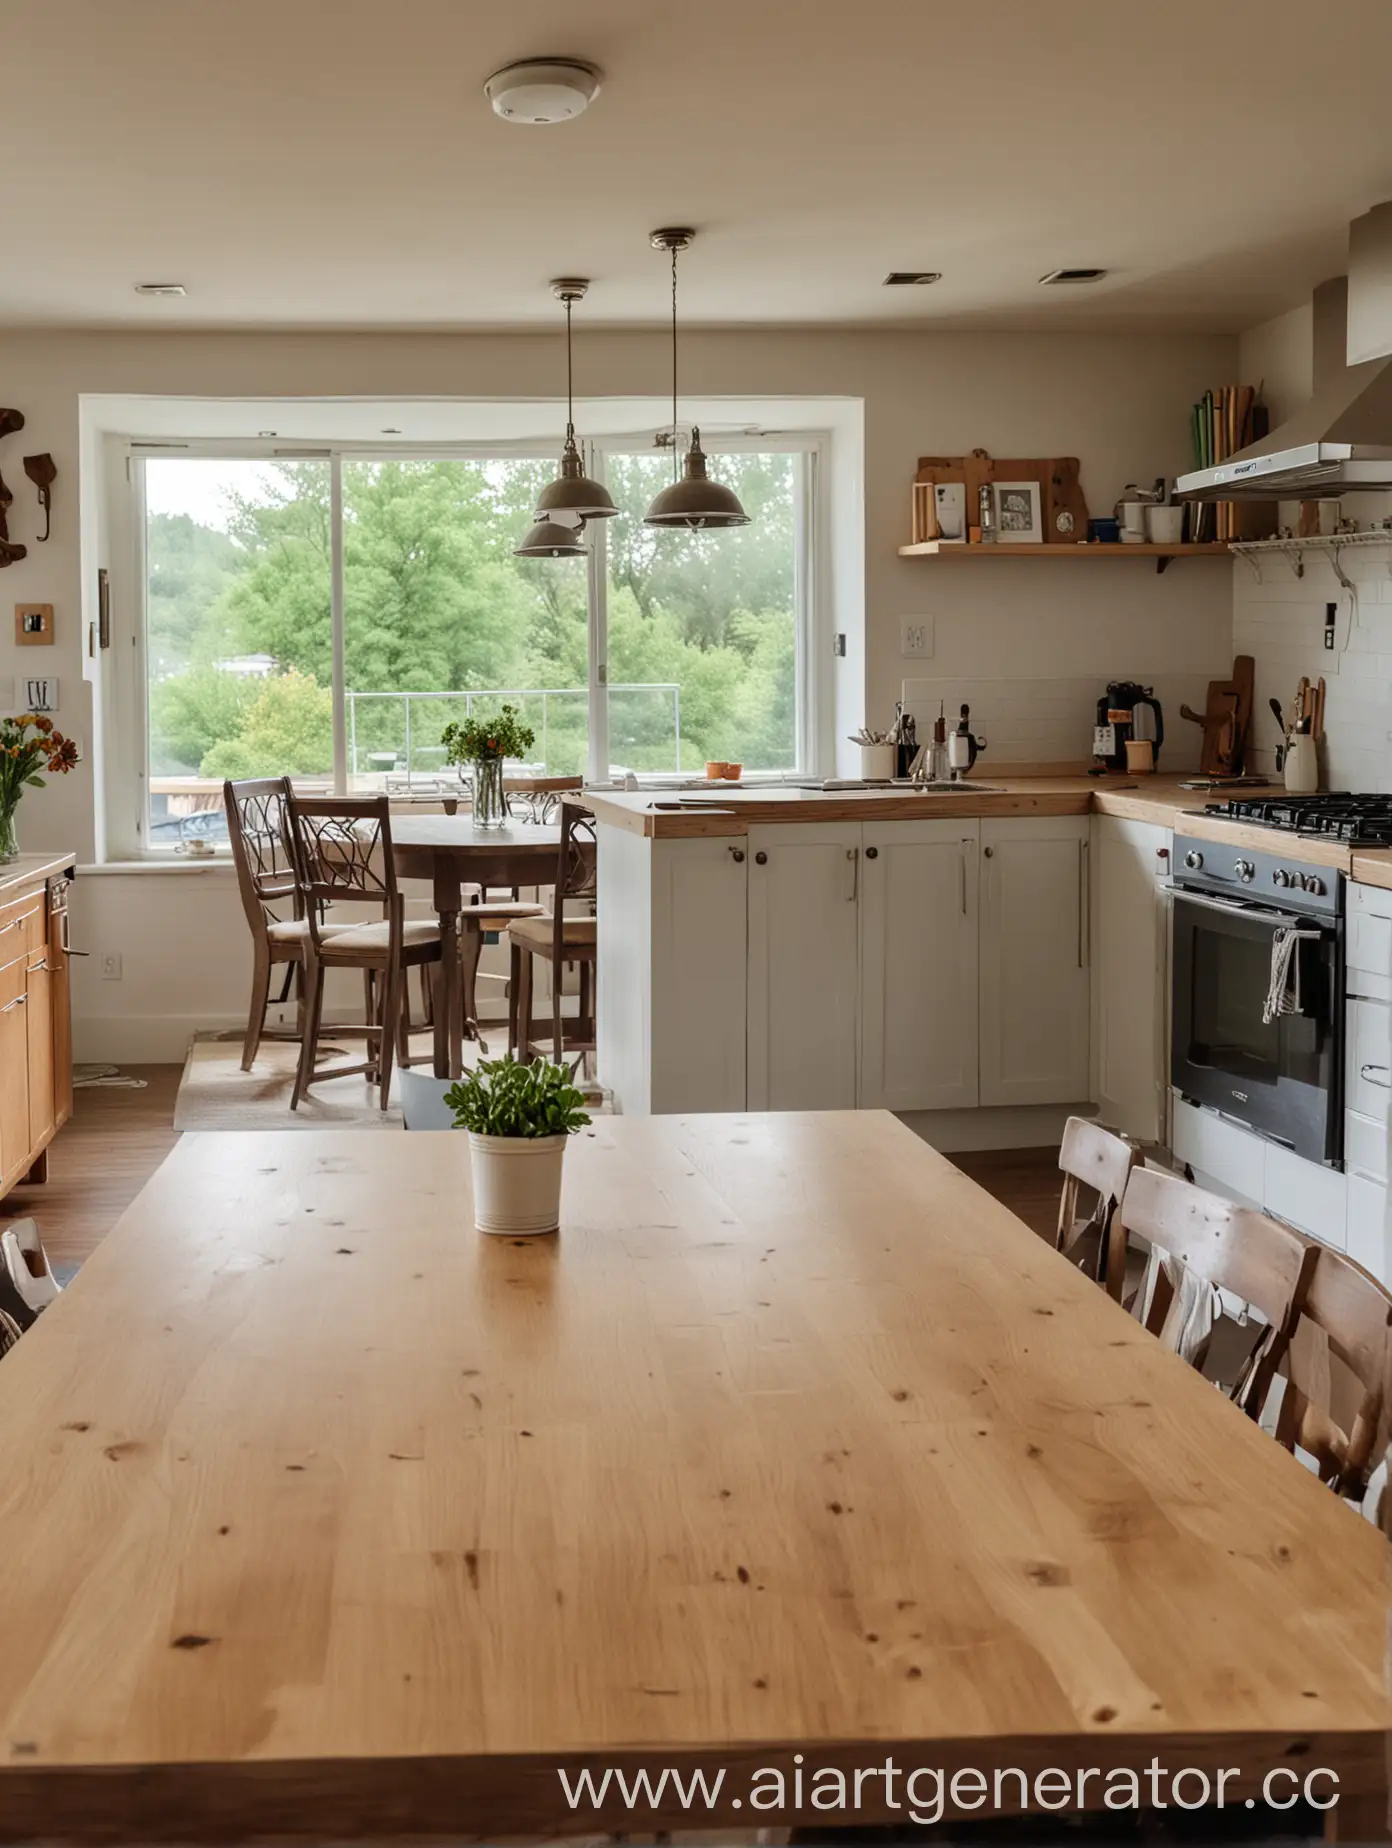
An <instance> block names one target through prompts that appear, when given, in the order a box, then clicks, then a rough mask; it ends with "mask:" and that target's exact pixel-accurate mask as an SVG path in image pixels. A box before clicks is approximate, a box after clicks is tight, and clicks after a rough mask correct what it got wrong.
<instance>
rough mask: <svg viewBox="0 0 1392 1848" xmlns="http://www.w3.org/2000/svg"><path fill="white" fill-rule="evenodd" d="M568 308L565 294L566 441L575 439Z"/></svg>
mask: <svg viewBox="0 0 1392 1848" xmlns="http://www.w3.org/2000/svg"><path fill="white" fill-rule="evenodd" d="M570 310H571V300H570V297H569V295H567V296H566V304H565V311H566V441H567V442H568V443H573V442H574V441H575V385H574V377H575V374H574V370H573V363H572V360H571V353H570Z"/></svg>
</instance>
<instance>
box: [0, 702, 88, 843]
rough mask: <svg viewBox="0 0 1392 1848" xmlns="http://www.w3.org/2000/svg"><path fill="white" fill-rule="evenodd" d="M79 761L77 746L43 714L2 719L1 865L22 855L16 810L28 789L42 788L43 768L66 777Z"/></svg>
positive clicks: (0, 734)
mask: <svg viewBox="0 0 1392 1848" xmlns="http://www.w3.org/2000/svg"><path fill="white" fill-rule="evenodd" d="M76 762H77V745H76V744H75V743H74V741H73V740H72V739H71V738H65V737H64V736H63V734H62V732H60V731H56V730H55V729H54V725H53V720H52V719H49V718H45V717H44V715H43V714H42V713H34V712H22V713H20V715H19V717H18V718H17V719H0V864H3V863H4V862H5V861H6V860H16V859H18V858H19V836H18V834H17V832H16V828H15V812H16V810H17V809H18V808H19V799H20V797H21V796H22V795H23V794H24V792H25V790H26V789H42V788H43V786H44V779H43V778H42V777H41V776H40V775H39V772H40V770H47V771H48V773H49V775H50V776H66V775H67V773H68V771H69V770H71V769H72V767H73V765H74V764H75V763H76Z"/></svg>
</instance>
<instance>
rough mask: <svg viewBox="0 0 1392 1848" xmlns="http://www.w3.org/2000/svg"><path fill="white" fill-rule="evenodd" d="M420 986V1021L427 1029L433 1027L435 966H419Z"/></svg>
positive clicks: (424, 964) (430, 964) (428, 964)
mask: <svg viewBox="0 0 1392 1848" xmlns="http://www.w3.org/2000/svg"><path fill="white" fill-rule="evenodd" d="M420 985H421V1019H422V1020H423V1022H424V1023H425V1025H426V1026H427V1027H433V1026H434V1025H435V965H434V964H433V963H422V964H421V966H420Z"/></svg>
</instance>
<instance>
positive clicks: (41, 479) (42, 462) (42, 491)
mask: <svg viewBox="0 0 1392 1848" xmlns="http://www.w3.org/2000/svg"><path fill="white" fill-rule="evenodd" d="M24 472H25V474H26V475H27V476H28V477H29V479H30V480H31V481H32V482H33V484H34V486H35V487H36V488H37V489H38V490H39V505H40V506H41V507H42V508H43V514H44V529H43V531H42V532H41V533H40V534H39V544H40V545H42V544H43V543H44V542H45V541H46V540H47V538H48V535H49V533H50V532H51V531H52V529H53V484H54V482H55V481H56V480H57V479H58V470H57V468H56V467H55V466H54V461H53V457H52V456H51V455H49V453H48V451H47V450H45V451H44V453H43V454H42V455H41V456H26V457H25V458H24Z"/></svg>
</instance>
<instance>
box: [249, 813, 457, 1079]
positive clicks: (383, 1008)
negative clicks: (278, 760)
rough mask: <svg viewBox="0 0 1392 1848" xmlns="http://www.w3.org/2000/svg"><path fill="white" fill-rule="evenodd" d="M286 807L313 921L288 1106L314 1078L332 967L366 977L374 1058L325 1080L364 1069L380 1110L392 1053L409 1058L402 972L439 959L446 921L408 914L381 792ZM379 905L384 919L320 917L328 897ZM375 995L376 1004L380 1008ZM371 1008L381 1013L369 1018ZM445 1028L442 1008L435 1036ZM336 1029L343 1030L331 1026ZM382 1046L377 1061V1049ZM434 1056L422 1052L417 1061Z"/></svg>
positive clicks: (337, 1068)
mask: <svg viewBox="0 0 1392 1848" xmlns="http://www.w3.org/2000/svg"><path fill="white" fill-rule="evenodd" d="M286 809H287V813H288V815H289V820H290V830H291V839H292V841H293V843H294V849H295V865H296V876H297V878H298V880H299V884H300V893H301V897H302V899H303V903H304V910H305V915H306V918H307V921H308V924H309V935H308V942H307V944H306V948H305V965H304V981H305V990H306V993H305V1009H304V1022H303V1028H302V1032H301V1036H300V1063H299V1070H298V1071H297V1073H296V1076H295V1089H294V1093H293V1095H292V1096H291V1099H290V1108H291V1109H292V1110H297V1109H298V1108H299V1105H300V1099H301V1098H302V1097H303V1096H304V1095H305V1093H306V1091H307V1090H308V1089H309V1086H310V1085H311V1084H312V1083H314V1081H315V1078H316V1073H315V1070H314V1060H315V1055H316V1053H317V1051H318V1044H319V1027H320V1021H321V1018H322V1015H323V1008H324V976H325V973H326V971H328V970H329V969H358V970H361V971H362V972H363V975H364V991H365V993H366V995H367V997H368V1003H369V1006H368V1013H369V1018H368V1020H367V1022H366V1023H365V1025H364V1027H362V1028H359V1029H355V1030H356V1031H361V1032H364V1033H366V1035H367V1039H368V1052H369V1057H368V1059H367V1060H366V1062H365V1063H363V1064H362V1065H349V1066H342V1065H340V1066H335V1067H332V1068H331V1070H330V1071H329V1072H325V1073H320V1074H317V1075H318V1076H321V1077H330V1076H332V1077H335V1078H341V1077H345V1076H348V1075H349V1074H351V1073H353V1072H364V1073H366V1074H367V1076H368V1077H369V1079H372V1080H375V1082H376V1083H377V1084H378V1086H379V1088H380V1093H381V1107H382V1109H383V1110H385V1109H386V1107H387V1098H388V1093H389V1091H390V1089H391V1072H392V1054H393V1049H395V1053H396V1058H397V1062H398V1063H399V1064H401V1065H403V1066H405V1065H410V1064H411V1063H412V1059H411V1056H410V1047H409V1044H408V1040H407V1029H408V1026H409V1020H408V1016H407V1009H406V972H407V970H408V969H415V968H420V967H421V966H422V965H427V964H434V963H438V962H439V961H440V954H441V951H440V926H439V923H438V922H437V920H435V919H434V918H412V919H409V920H408V919H407V917H406V914H405V913H406V907H405V901H404V899H403V898H402V896H401V893H400V891H399V890H398V888H397V883H396V869H395V867H394V865H393V863H392V850H391V815H390V812H389V807H388V801H387V798H386V797H385V796H296V795H295V794H294V792H293V791H291V792H290V793H289V795H288V797H287V801H286ZM332 903H339V904H353V905H368V906H373V905H375V906H378V907H380V910H381V914H382V915H381V917H380V919H376V920H373V921H372V922H369V923H365V924H353V925H347V926H340V927H335V928H334V929H332V930H327V929H325V928H324V927H323V926H322V925H321V924H320V922H319V919H320V916H321V912H322V907H323V906H324V905H327V904H332ZM374 993H375V997H376V999H375V1006H374V1000H373V997H374ZM374 1011H375V1015H376V1018H375V1019H373V1018H372V1017H371V1016H372V1015H373V1013H374ZM442 1027H443V1020H442V1017H441V1016H440V1015H439V1014H438V1012H437V1016H436V1021H435V1031H436V1035H437V1037H438V1036H439V1035H440V1033H441V1030H442ZM334 1030H335V1033H341V1032H343V1031H344V1029H343V1028H341V1027H338V1026H337V1025H336V1026H335V1029H334ZM374 1042H375V1043H376V1048H377V1052H376V1058H375V1059H374V1058H373V1057H372V1056H371V1054H372V1048H373V1045H374ZM426 1056H428V1055H424V1054H423V1055H422V1056H421V1060H420V1061H417V1062H423V1061H424V1058H425V1057H426Z"/></svg>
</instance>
